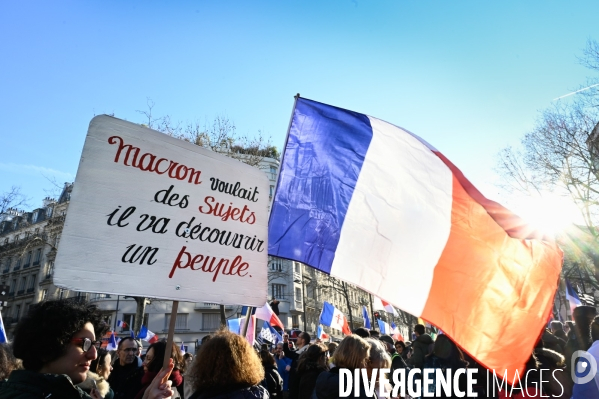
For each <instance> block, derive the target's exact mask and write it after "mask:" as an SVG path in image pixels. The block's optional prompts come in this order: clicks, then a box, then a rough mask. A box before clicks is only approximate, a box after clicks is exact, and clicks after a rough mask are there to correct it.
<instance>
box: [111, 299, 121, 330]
mask: <svg viewBox="0 0 599 399" xmlns="http://www.w3.org/2000/svg"><path fill="white" fill-rule="evenodd" d="M120 299H121V296H120V295H117V297H116V310H115V311H114V326H113V327H112V331H116V319H118V318H119V301H120Z"/></svg>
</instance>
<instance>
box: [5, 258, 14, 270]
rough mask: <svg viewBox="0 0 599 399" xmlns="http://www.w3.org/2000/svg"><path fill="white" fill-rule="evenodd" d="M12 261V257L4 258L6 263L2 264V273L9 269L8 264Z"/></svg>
mask: <svg viewBox="0 0 599 399" xmlns="http://www.w3.org/2000/svg"><path fill="white" fill-rule="evenodd" d="M11 263H12V259H11V258H8V259H6V263H5V264H4V270H3V272H4V273H8V271H9V270H10V264H11Z"/></svg>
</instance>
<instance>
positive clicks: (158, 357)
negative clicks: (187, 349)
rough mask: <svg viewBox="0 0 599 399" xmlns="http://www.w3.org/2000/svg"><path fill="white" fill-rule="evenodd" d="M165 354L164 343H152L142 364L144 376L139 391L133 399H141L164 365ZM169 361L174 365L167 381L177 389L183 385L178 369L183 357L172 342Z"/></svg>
mask: <svg viewBox="0 0 599 399" xmlns="http://www.w3.org/2000/svg"><path fill="white" fill-rule="evenodd" d="M165 352H166V341H164V340H163V341H158V342H154V343H153V344H152V345H150V347H149V348H148V351H147V352H146V357H145V359H144V362H143V369H144V376H143V377H142V379H141V384H142V386H141V389H140V390H139V392H138V393H137V395H135V399H142V398H143V396H144V393H145V392H146V389H147V388H148V387H149V386H150V384H151V383H152V381H153V380H154V378H156V375H157V374H158V373H159V372H160V369H161V368H162V365H163V364H164V355H165ZM171 359H172V360H173V363H174V369H173V371H172V373H171V375H170V376H169V380H170V381H171V382H172V385H171V386H172V387H173V388H175V387H178V386H180V385H181V384H182V383H183V376H182V375H181V372H180V371H179V369H180V368H181V367H182V364H183V356H181V350H180V349H179V347H178V346H177V344H175V343H174V342H173V344H172V349H171Z"/></svg>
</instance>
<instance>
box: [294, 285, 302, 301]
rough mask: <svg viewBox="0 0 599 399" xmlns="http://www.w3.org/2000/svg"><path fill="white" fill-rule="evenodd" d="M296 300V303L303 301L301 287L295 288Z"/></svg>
mask: <svg viewBox="0 0 599 399" xmlns="http://www.w3.org/2000/svg"><path fill="white" fill-rule="evenodd" d="M295 300H296V301H301V300H302V289H301V288H300V287H295Z"/></svg>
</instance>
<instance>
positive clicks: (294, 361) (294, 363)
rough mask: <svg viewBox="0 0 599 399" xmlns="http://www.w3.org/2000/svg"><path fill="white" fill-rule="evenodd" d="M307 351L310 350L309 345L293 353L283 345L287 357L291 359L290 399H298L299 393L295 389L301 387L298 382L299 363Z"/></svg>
mask: <svg viewBox="0 0 599 399" xmlns="http://www.w3.org/2000/svg"><path fill="white" fill-rule="evenodd" d="M306 350H308V345H306V346H302V347H301V348H300V349H298V350H297V351H292V350H291V349H289V347H288V346H287V345H285V344H283V352H284V353H285V356H286V357H288V358H289V359H291V369H290V370H289V399H297V398H298V393H299V392H298V390H297V389H294V388H293V387H297V386H299V381H297V361H298V360H299V357H300V356H301V355H302V353H304V352H305V351H306Z"/></svg>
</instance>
